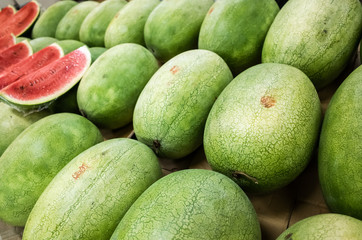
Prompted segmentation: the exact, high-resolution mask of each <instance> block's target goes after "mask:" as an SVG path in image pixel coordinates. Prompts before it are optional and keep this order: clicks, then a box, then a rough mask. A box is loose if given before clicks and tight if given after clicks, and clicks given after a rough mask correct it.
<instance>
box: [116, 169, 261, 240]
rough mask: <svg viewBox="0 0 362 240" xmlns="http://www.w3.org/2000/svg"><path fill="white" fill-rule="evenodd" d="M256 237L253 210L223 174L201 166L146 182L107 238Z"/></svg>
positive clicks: (249, 239) (258, 234)
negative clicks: (152, 182)
mask: <svg viewBox="0 0 362 240" xmlns="http://www.w3.org/2000/svg"><path fill="white" fill-rule="evenodd" d="M118 239H122V240H126V239H200V240H202V239H205V240H206V239H207V240H223V239H225V240H227V239H240V240H242V239H245V240H253V239H261V232H260V226H259V222H258V220H257V216H256V213H255V210H254V208H253V206H252V204H251V202H250V201H249V199H248V197H247V196H246V195H245V193H244V192H243V190H242V189H240V188H239V187H238V185H237V184H235V183H234V182H233V181H231V180H230V179H229V178H227V177H226V176H224V175H222V174H219V173H217V172H213V171H210V170H204V169H188V170H182V171H178V172H174V173H171V174H169V175H167V176H165V177H163V178H161V179H160V180H158V181H157V182H156V183H154V184H153V185H152V186H151V187H149V188H148V189H147V190H146V191H145V192H144V193H143V194H142V195H141V196H140V197H139V198H138V199H137V200H136V202H135V203H134V204H133V205H132V207H131V208H130V209H129V210H128V212H127V213H126V215H125V216H124V217H123V219H122V220H121V222H120V223H119V225H118V227H117V229H116V230H115V232H114V234H113V235H112V237H111V240H118Z"/></svg>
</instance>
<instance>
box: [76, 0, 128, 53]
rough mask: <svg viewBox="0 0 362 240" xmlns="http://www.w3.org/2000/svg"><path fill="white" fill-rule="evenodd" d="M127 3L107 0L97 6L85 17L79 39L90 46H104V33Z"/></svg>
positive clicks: (121, 0) (118, 0) (123, 0)
mask: <svg viewBox="0 0 362 240" xmlns="http://www.w3.org/2000/svg"><path fill="white" fill-rule="evenodd" d="M126 4H127V2H126V1H125V0H107V1H104V2H102V3H100V4H99V5H98V6H96V7H95V8H94V9H93V10H92V11H91V12H90V13H89V14H88V15H87V17H86V18H85V19H84V21H83V23H82V25H81V27H80V30H79V40H80V41H81V42H84V43H85V44H87V46H89V47H104V35H105V33H106V30H107V27H108V25H109V23H110V22H111V20H112V19H113V17H114V16H115V15H116V13H117V12H118V11H119V10H120V9H121V8H123V7H124V6H125V5H126Z"/></svg>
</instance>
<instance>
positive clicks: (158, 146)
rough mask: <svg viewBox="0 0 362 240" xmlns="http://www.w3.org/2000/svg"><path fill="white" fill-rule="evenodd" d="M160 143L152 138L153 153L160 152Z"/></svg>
mask: <svg viewBox="0 0 362 240" xmlns="http://www.w3.org/2000/svg"><path fill="white" fill-rule="evenodd" d="M160 148H161V143H160V141H158V140H153V149H154V150H155V153H156V154H158V153H159V152H160Z"/></svg>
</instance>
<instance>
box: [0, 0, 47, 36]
mask: <svg viewBox="0 0 362 240" xmlns="http://www.w3.org/2000/svg"><path fill="white" fill-rule="evenodd" d="M39 13H40V6H39V4H38V2H37V1H35V0H32V1H30V2H28V3H27V4H25V5H24V6H23V7H22V8H21V9H20V10H19V11H17V12H16V13H15V14H13V15H12V16H9V17H8V18H6V20H5V21H1V23H0V37H3V36H6V35H9V34H14V35H15V36H16V37H17V36H20V35H21V34H23V33H24V32H25V31H26V30H28V29H29V28H30V27H31V26H32V25H33V23H34V22H35V20H36V19H37V18H38V15H39Z"/></svg>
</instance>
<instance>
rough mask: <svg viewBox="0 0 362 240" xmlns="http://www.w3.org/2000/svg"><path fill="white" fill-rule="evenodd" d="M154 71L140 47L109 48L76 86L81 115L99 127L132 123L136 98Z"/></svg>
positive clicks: (149, 55) (150, 58) (153, 63)
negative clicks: (77, 86)
mask: <svg viewBox="0 0 362 240" xmlns="http://www.w3.org/2000/svg"><path fill="white" fill-rule="evenodd" d="M157 69H158V63H157V60H156V58H155V57H154V56H153V55H152V53H150V52H149V51H148V50H147V49H146V48H144V47H142V46H141V45H138V44H134V43H124V44H119V45H117V46H115V47H112V48H110V49H109V50H108V51H106V52H105V53H103V54H102V56H101V57H99V58H98V59H97V60H96V61H95V62H94V63H93V64H92V66H91V67H90V68H89V71H88V72H87V74H86V75H85V76H84V77H83V78H82V80H81V82H80V84H79V88H78V93H77V102H78V106H79V109H80V111H81V113H82V114H83V115H84V116H86V117H87V118H88V119H89V120H91V121H92V122H93V123H95V124H96V125H98V126H100V127H104V128H109V129H116V128H120V127H123V126H125V125H126V124H128V123H130V122H131V121H132V116H133V110H134V107H135V105H136V101H137V99H138V96H139V95H140V93H141V91H142V89H143V88H144V86H145V85H146V83H147V82H148V81H149V80H150V78H151V77H152V75H153V74H154V73H155V72H156V71H157Z"/></svg>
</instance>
